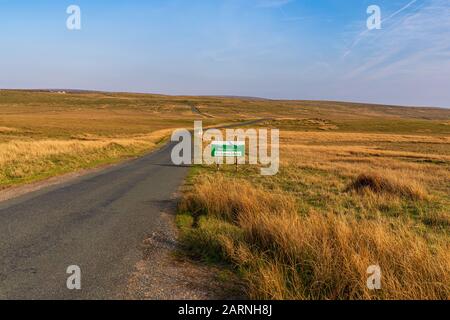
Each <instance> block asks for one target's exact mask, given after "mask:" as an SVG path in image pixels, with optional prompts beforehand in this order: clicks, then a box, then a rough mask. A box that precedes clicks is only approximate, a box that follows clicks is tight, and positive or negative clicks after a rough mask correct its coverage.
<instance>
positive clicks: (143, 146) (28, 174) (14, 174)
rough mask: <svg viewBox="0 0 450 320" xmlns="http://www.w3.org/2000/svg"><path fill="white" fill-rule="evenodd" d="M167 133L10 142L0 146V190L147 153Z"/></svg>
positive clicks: (167, 133)
mask: <svg viewBox="0 0 450 320" xmlns="http://www.w3.org/2000/svg"><path fill="white" fill-rule="evenodd" d="M170 133H171V130H159V131H155V132H153V133H150V134H147V135H139V136H132V137H117V138H106V137H96V136H92V135H91V136H89V137H87V136H85V137H84V138H81V137H80V138H78V139H71V140H55V139H53V140H51V139H45V140H12V141H9V142H5V143H0V168H1V170H0V185H3V187H5V186H8V185H11V184H17V183H23V182H29V181H32V180H36V179H40V178H45V177H48V176H52V175H55V174H60V173H65V172H69V171H72V170H77V169H82V168H89V167H91V166H95V165H98V164H101V163H108V162H113V161H116V160H118V159H123V158H125V157H129V156H134V155H138V154H140V153H142V152H146V151H150V150H151V149H152V148H154V147H155V146H156V145H157V144H158V143H159V142H160V141H161V140H163V139H164V138H166V137H168V136H169V135H170Z"/></svg>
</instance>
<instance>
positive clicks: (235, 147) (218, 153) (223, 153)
mask: <svg viewBox="0 0 450 320" xmlns="http://www.w3.org/2000/svg"><path fill="white" fill-rule="evenodd" d="M211 147H212V148H211V156H213V157H244V156H245V142H244V141H214V142H213V143H212V144H211Z"/></svg>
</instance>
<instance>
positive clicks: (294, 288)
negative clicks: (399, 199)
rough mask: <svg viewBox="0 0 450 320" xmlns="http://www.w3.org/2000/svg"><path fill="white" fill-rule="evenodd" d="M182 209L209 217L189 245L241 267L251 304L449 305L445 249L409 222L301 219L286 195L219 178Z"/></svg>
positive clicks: (449, 266)
mask: <svg viewBox="0 0 450 320" xmlns="http://www.w3.org/2000/svg"><path fill="white" fill-rule="evenodd" d="M180 208H181V210H182V211H183V212H196V213H198V214H200V213H201V211H204V215H206V217H207V218H206V220H200V223H198V227H197V228H196V229H194V231H193V232H192V233H190V234H189V236H188V243H190V245H191V246H200V247H202V246H203V247H205V246H206V247H207V246H209V247H210V250H219V251H221V252H222V255H223V257H224V258H225V259H227V260H228V261H230V262H233V263H234V264H236V265H237V266H239V268H240V269H241V271H242V272H243V274H244V277H245V280H246V281H247V283H248V294H249V297H251V298H254V299H449V298H450V273H449V271H450V250H449V249H450V247H449V246H448V243H447V244H445V243H439V244H435V245H434V246H433V248H431V247H430V246H429V244H428V243H427V242H426V241H425V240H424V239H423V238H422V237H421V236H420V235H418V234H416V233H415V232H413V231H412V230H411V225H410V224H409V223H408V222H405V221H394V220H389V219H377V220H363V221H359V220H357V219H355V217H351V216H345V215H337V214H320V213H317V212H315V211H311V212H310V213H309V214H307V215H305V216H301V215H299V213H298V210H297V209H296V202H295V200H294V199H293V198H292V197H290V196H288V195H284V194H277V193H273V192H268V191H265V190H263V189H255V187H254V186H253V185H251V184H250V183H249V182H247V181H243V180H235V179H224V178H220V177H209V178H207V179H203V180H202V181H201V182H200V183H199V184H197V185H195V187H194V189H193V190H192V192H191V193H189V195H188V196H187V197H186V198H185V199H184V201H183V203H182V204H181V207H180ZM217 220H219V221H221V220H223V221H224V222H218V221H217ZM227 224H232V225H234V226H236V227H237V229H238V230H239V231H234V232H233V231H232V230H233V229H232V228H233V227H232V226H229V225H227ZM230 230H231V232H230ZM212 243H216V246H212V247H211V244H212ZM371 265H379V266H380V267H381V269H382V290H380V291H370V290H369V289H368V288H367V286H366V280H367V277H368V274H367V268H368V267H369V266H371Z"/></svg>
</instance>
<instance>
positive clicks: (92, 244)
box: [0, 119, 265, 299]
mask: <svg viewBox="0 0 450 320" xmlns="http://www.w3.org/2000/svg"><path fill="white" fill-rule="evenodd" d="M263 120H265V119H263ZM263 120H257V121H249V122H245V123H240V124H239V125H240V126H242V125H250V124H254V123H257V122H259V121H263ZM228 127H232V126H228ZM174 145H175V143H174V142H170V143H168V144H167V145H165V146H164V147H163V148H161V149H160V150H157V151H155V152H153V153H151V154H148V155H146V156H144V157H141V158H139V159H135V160H132V161H128V162H125V163H122V164H119V165H116V166H113V167H109V168H107V169H104V170H102V171H98V172H95V173H91V174H88V175H86V176H82V177H79V178H76V179H74V180H72V181H69V182H65V183H62V184H60V185H57V186H51V187H47V188H44V189H41V190H39V191H35V192H32V193H29V194H26V195H23V196H20V197H18V198H15V199H11V200H7V201H4V202H0V299H117V298H120V297H121V294H122V293H123V292H124V290H125V287H126V285H127V280H128V277H129V275H130V273H131V272H132V271H133V267H134V265H135V263H136V262H138V261H139V260H140V259H141V257H142V250H141V247H140V245H141V243H142V241H143V240H144V239H146V238H147V237H148V236H149V235H151V234H152V233H153V232H154V230H157V229H158V225H159V223H160V222H161V213H162V212H163V211H166V210H170V209H173V206H174V202H175V199H174V194H175V193H176V192H177V190H178V188H179V187H180V185H181V184H182V183H183V180H184V178H185V177H186V174H187V172H188V170H189V168H188V167H186V166H174V165H172V162H171V159H170V154H171V150H172V148H173V146H174ZM70 265H78V266H79V267H80V268H81V279H82V281H81V284H82V289H81V290H68V289H67V286H66V281H67V278H68V277H69V275H68V274H67V273H66V270H67V267H68V266H70Z"/></svg>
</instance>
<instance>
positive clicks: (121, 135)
mask: <svg viewBox="0 0 450 320" xmlns="http://www.w3.org/2000/svg"><path fill="white" fill-rule="evenodd" d="M260 118H270V119H272V120H267V121H265V122H264V123H259V124H258V125H257V126H261V127H264V128H267V127H269V128H278V129H280V131H281V138H280V148H281V150H280V152H281V167H280V172H279V173H278V174H277V175H275V176H272V177H263V176H260V175H259V168H257V167H254V166H248V165H243V166H241V167H240V168H239V171H238V172H235V171H234V167H233V166H223V168H222V170H221V171H220V172H217V171H216V170H215V168H214V167H212V166H211V167H208V166H195V167H193V168H192V170H191V174H190V176H189V178H188V180H187V181H186V185H185V187H184V196H183V198H182V199H181V201H180V205H179V214H178V216H177V223H178V225H179V227H180V230H181V233H180V240H181V243H182V245H183V252H184V253H185V254H188V255H189V256H191V257H194V258H196V259H201V260H202V261H204V262H205V263H214V264H218V265H219V266H221V267H223V268H224V270H229V271H231V272H233V273H235V274H237V275H238V276H239V277H240V278H241V279H242V283H243V284H244V286H245V289H246V290H245V293H246V295H247V296H248V297H249V298H254V299H449V298H450V170H449V169H450V110H446V109H438V108H406V107H393V106H379V105H366V104H351V103H340V102H315V101H272V100H261V99H245V98H222V97H171V96H161V95H143V94H118V93H117V94H116V93H98V92H77V93H67V94H58V93H51V92H31V91H5V90H2V91H0V189H2V188H7V187H9V186H12V185H17V184H23V183H28V182H31V181H35V180H41V179H45V178H47V177H50V176H54V175H58V174H62V173H65V172H70V171H74V170H79V169H82V168H90V167H95V166H98V165H101V164H105V163H112V162H116V161H119V160H121V159H126V158H130V157H136V156H139V155H141V154H143V153H145V152H148V151H149V150H151V149H152V148H155V147H157V146H158V145H159V144H161V143H163V142H164V141H166V140H167V137H168V136H169V135H170V133H171V132H172V130H173V129H174V128H178V127H191V126H192V122H193V120H194V119H202V120H203V121H204V126H207V125H215V124H219V123H228V122H240V121H244V120H249V119H260ZM370 265H379V266H380V267H381V270H382V290H378V291H370V290H368V288H367V286H366V280H367V277H368V275H367V268H368V267H369V266H370Z"/></svg>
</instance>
